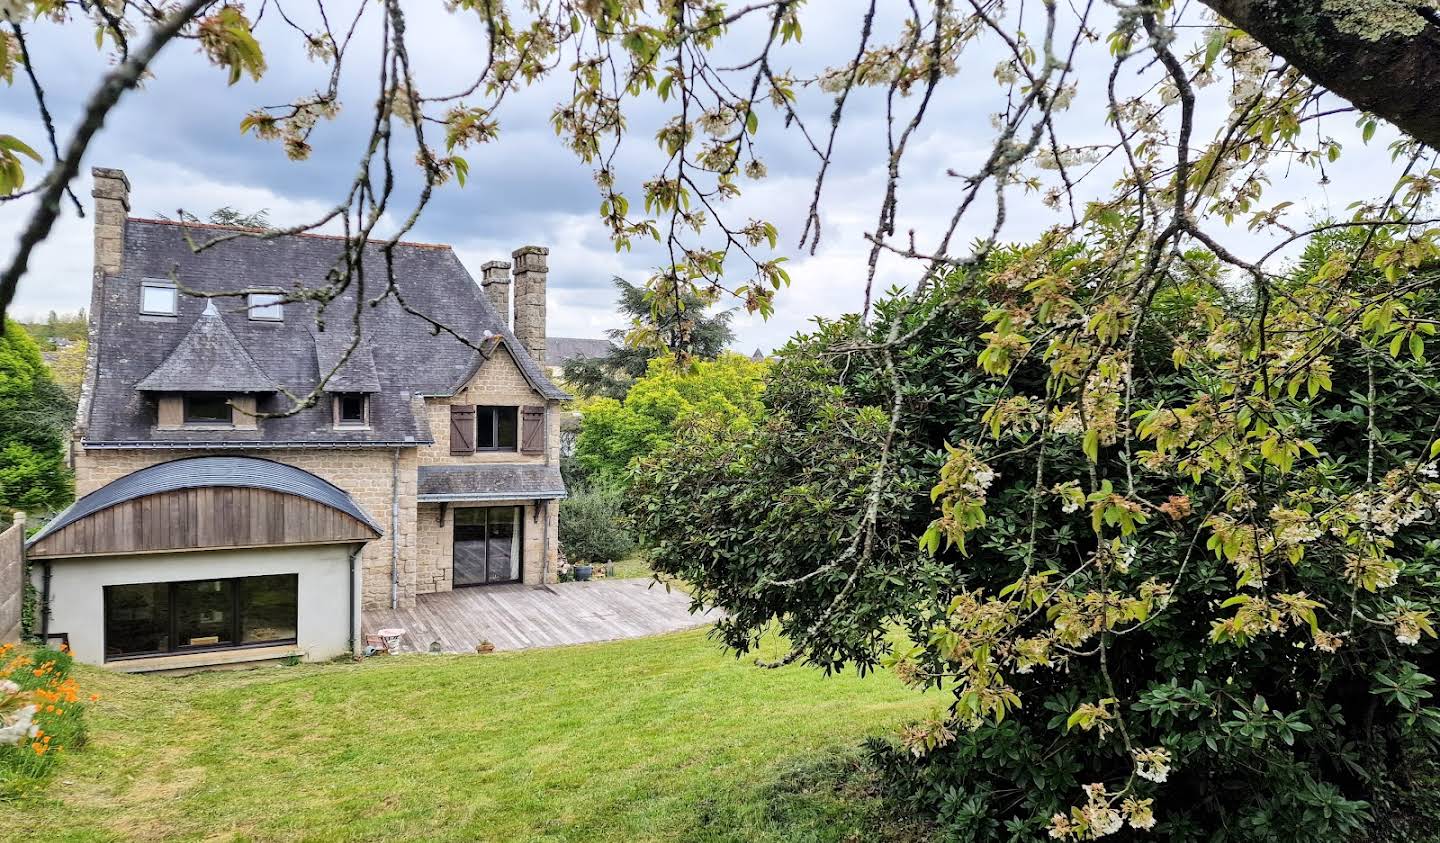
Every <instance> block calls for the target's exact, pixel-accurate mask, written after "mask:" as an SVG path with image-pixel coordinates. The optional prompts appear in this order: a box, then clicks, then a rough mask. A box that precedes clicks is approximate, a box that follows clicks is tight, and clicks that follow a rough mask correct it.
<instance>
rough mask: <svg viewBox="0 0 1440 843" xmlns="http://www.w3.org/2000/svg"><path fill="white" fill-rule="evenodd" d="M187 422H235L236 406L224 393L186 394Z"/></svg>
mask: <svg viewBox="0 0 1440 843" xmlns="http://www.w3.org/2000/svg"><path fill="white" fill-rule="evenodd" d="M185 423H186V424H234V423H235V415H234V408H233V407H231V406H230V399H228V398H226V397H225V396H224V395H210V394H197V395H187V396H185Z"/></svg>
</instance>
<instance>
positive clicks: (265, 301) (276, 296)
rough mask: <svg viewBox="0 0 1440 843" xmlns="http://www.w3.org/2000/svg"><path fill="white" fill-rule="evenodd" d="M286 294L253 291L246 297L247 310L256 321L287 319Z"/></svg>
mask: <svg viewBox="0 0 1440 843" xmlns="http://www.w3.org/2000/svg"><path fill="white" fill-rule="evenodd" d="M284 300H285V296H284V295H282V294H280V293H251V294H250V295H249V296H247V297H246V302H245V304H246V310H247V311H248V312H249V314H250V319H251V321H254V322H283V321H285V305H284Z"/></svg>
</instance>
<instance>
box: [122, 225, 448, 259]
mask: <svg viewBox="0 0 1440 843" xmlns="http://www.w3.org/2000/svg"><path fill="white" fill-rule="evenodd" d="M126 220H127V221H128V222H143V223H149V224H150V225H172V226H175V227H176V228H203V229H208V230H211V231H248V232H255V233H262V234H263V233H264V232H266V231H268V230H270V229H264V228H254V227H251V226H244V225H224V224H222V223H217V222H185V221H181V220H165V219H155V218H153V217H126ZM282 236H284V237H311V238H314V239H316V240H349V239H350V238H349V237H346V236H345V235H343V234H317V233H315V232H312V231H302V232H298V233H295V234H286V235H282ZM271 239H279V238H278V237H276V238H271ZM366 242H367V243H371V244H378V243H384V242H388V240H386V239H385V238H371V239H369V240H367V241H366ZM395 245H397V246H409V247H413V248H417V249H435V250H436V251H446V252H453V251H454V248H453V247H452V246H451V245H450V244H449V243H420V242H418V241H414V240H399V241H396V243H395Z"/></svg>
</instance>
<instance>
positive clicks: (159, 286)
mask: <svg viewBox="0 0 1440 843" xmlns="http://www.w3.org/2000/svg"><path fill="white" fill-rule="evenodd" d="M177 296H178V294H177V292H176V290H175V285H174V284H171V283H170V282H169V281H144V282H142V283H141V284H140V312H141V313H142V314H144V315H146V316H174V315H175V305H176V299H177Z"/></svg>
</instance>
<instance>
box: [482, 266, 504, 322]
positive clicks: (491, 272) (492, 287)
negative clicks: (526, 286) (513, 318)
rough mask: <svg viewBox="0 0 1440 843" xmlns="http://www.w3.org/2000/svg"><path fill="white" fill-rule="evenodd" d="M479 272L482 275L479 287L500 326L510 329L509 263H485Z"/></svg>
mask: <svg viewBox="0 0 1440 843" xmlns="http://www.w3.org/2000/svg"><path fill="white" fill-rule="evenodd" d="M480 271H481V272H482V273H484V275H483V277H482V279H481V281H480V286H481V288H483V289H484V290H485V297H486V298H488V299H489V300H490V306H491V307H492V308H494V309H495V313H496V315H498V316H499V317H500V324H502V325H504V326H505V327H507V328H508V327H510V263H509V262H508V261H486V262H485V263H483V264H481V266H480Z"/></svg>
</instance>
